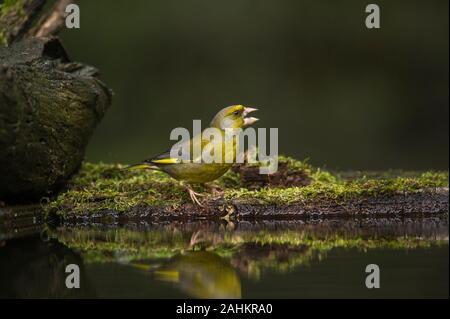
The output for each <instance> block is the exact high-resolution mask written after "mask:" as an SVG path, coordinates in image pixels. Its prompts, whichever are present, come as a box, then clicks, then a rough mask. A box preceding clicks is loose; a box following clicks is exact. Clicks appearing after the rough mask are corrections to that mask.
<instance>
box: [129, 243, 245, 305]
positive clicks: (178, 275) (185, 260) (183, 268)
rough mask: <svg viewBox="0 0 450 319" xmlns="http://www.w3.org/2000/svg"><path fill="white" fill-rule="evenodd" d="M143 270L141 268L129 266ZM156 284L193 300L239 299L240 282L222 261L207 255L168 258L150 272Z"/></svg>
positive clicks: (234, 272) (193, 253) (220, 258)
mask: <svg viewBox="0 0 450 319" xmlns="http://www.w3.org/2000/svg"><path fill="white" fill-rule="evenodd" d="M133 266H134V267H136V268H139V269H143V270H149V269H150V267H148V268H147V269H146V267H145V265H137V264H133ZM153 274H154V276H155V278H156V279H157V280H162V281H166V282H171V283H173V284H174V285H175V286H176V287H177V288H179V289H180V290H181V291H183V292H184V293H186V294H188V295H189V296H191V297H194V298H209V299H221V298H224V299H238V298H241V281H240V278H239V276H238V275H237V273H236V271H235V270H234V268H233V267H232V266H230V264H229V263H228V262H227V261H226V260H225V259H223V258H222V257H220V256H218V255H217V254H214V253H212V252H207V251H190V252H187V253H184V254H180V255H177V256H175V257H173V258H171V259H170V260H169V261H168V262H167V263H165V264H164V265H161V266H160V267H158V268H157V269H154V270H153Z"/></svg>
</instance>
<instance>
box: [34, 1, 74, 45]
mask: <svg viewBox="0 0 450 319" xmlns="http://www.w3.org/2000/svg"><path fill="white" fill-rule="evenodd" d="M74 2H75V1H74V0H57V1H56V3H55V4H54V5H53V8H52V9H51V10H49V12H48V13H47V14H45V15H44V16H42V17H41V18H40V19H39V21H38V23H37V24H36V26H35V27H34V28H33V29H32V30H31V32H30V33H31V35H33V36H35V37H49V36H52V35H56V34H57V33H58V32H59V31H60V30H61V28H62V27H63V26H64V20H65V18H66V16H67V13H66V12H65V10H66V7H67V6H68V5H69V4H71V3H74Z"/></svg>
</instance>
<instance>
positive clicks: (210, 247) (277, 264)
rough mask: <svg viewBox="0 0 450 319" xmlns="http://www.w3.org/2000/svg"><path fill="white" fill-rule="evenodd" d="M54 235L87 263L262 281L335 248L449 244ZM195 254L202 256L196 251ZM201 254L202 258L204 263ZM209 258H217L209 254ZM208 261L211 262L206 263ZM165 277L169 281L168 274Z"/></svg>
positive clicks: (288, 233) (283, 234) (160, 233)
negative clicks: (184, 269)
mask: <svg viewBox="0 0 450 319" xmlns="http://www.w3.org/2000/svg"><path fill="white" fill-rule="evenodd" d="M54 234H55V236H57V237H58V239H59V240H60V241H61V242H62V243H64V244H65V245H67V246H68V247H69V248H72V249H75V250H76V251H78V252H80V253H81V254H82V256H83V257H84V261H85V262H86V263H102V262H118V263H122V264H128V265H130V266H135V267H140V268H145V265H147V268H148V269H151V270H152V271H153V272H155V274H157V271H163V270H164V269H166V270H167V269H172V270H173V269H176V268H177V267H173V265H180V264H181V262H182V261H183V260H185V261H186V262H189V263H192V264H196V263H198V264H199V265H200V264H202V265H203V266H204V267H203V268H199V272H201V273H202V274H201V275H200V273H199V274H197V275H198V276H200V278H202V277H203V276H204V278H215V276H216V275H214V274H213V273H214V271H213V270H212V269H216V268H217V271H218V272H222V275H224V274H223V269H226V267H225V266H224V265H225V264H227V265H231V266H232V267H233V268H234V269H236V270H237V271H238V272H239V273H240V274H242V275H244V276H246V277H249V278H252V279H259V277H260V276H261V273H263V272H264V271H268V270H273V271H277V272H286V271H290V270H291V269H293V268H294V267H296V266H299V265H308V264H309V263H310V262H311V261H313V260H319V261H320V260H321V259H323V258H325V257H326V254H327V252H328V251H330V250H331V249H334V248H349V249H350V248H352V249H354V248H356V249H359V250H362V251H366V250H369V249H374V248H391V249H414V248H419V247H430V246H433V245H441V244H447V243H448V240H447V239H430V240H428V239H424V238H421V237H414V236H412V237H411V236H404V237H395V238H388V237H379V238H376V237H369V238H364V237H361V236H345V235H340V234H331V235H330V234H328V235H325V236H322V235H320V236H319V235H315V234H312V233H309V232H307V231H295V230H279V231H267V230H260V231H244V230H239V231H225V230H223V229H222V231H211V230H199V231H194V232H193V231H190V232H188V231H182V230H180V229H177V228H170V227H168V228H164V227H162V228H158V229H154V230H152V231H147V232H142V231H135V230H130V229H124V228H118V229H109V230H101V229H96V228H75V229H64V228H62V229H59V230H57V231H56V232H55V233H54ZM193 252H196V253H199V254H198V255H195V254H193ZM202 254H205V255H202ZM196 256H198V258H199V260H198V261H197V260H196V258H197V257H196ZM205 256H210V257H211V258H204V257H205ZM212 256H216V257H217V258H220V260H221V262H220V263H219V262H217V261H218V260H219V259H217V258H215V257H212ZM208 263H211V264H210V265H204V264H208ZM137 265H139V266H137ZM169 265H172V266H169ZM218 265H220V267H219V266H218ZM224 267H225V268H224ZM188 268H189V267H188ZM203 272H204V273H203ZM160 274H161V273H160ZM166 274H167V273H166ZM172 274H173V273H172ZM162 277H164V278H165V279H166V280H167V279H168V277H167V276H162ZM162 277H161V276H160V278H162ZM219 277H220V276H219ZM231 277H232V276H231V275H230V278H231ZM217 278H218V277H217ZM233 286H234V284H233ZM235 291H237V288H236V289H235ZM234 294H235V293H234Z"/></svg>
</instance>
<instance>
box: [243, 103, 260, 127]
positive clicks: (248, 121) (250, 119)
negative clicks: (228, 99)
mask: <svg viewBox="0 0 450 319" xmlns="http://www.w3.org/2000/svg"><path fill="white" fill-rule="evenodd" d="M255 111H258V109H255V108H252V107H244V112H243V113H242V116H243V118H244V126H248V125H252V124H254V123H255V122H256V121H258V119H257V118H256V117H246V116H247V115H248V114H249V113H251V112H255Z"/></svg>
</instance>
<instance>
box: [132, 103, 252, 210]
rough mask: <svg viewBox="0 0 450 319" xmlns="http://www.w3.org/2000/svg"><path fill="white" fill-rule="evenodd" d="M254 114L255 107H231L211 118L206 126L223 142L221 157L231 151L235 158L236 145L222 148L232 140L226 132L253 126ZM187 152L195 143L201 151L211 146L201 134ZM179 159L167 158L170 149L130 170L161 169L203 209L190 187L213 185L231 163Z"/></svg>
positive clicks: (190, 141) (191, 140)
mask: <svg viewBox="0 0 450 319" xmlns="http://www.w3.org/2000/svg"><path fill="white" fill-rule="evenodd" d="M254 111H257V109H255V108H251V107H245V106H243V105H232V106H228V107H226V108H224V109H222V110H220V111H219V112H218V113H217V114H216V115H215V116H214V118H213V119H212V121H211V123H210V125H209V127H211V128H216V129H218V130H219V131H220V132H221V134H222V137H223V139H224V141H223V143H222V158H227V152H232V154H229V155H231V157H232V158H233V159H236V155H237V149H236V148H237V143H235V142H234V140H233V142H232V144H231V145H232V146H233V147H231V149H229V148H228V147H225V146H226V145H227V141H226V139H227V138H235V137H233V136H231V137H229V135H228V134H225V131H226V130H227V129H242V128H244V127H247V126H249V125H252V124H254V123H255V122H256V121H258V119H257V118H255V117H248V114H249V113H251V112H254ZM186 143H188V145H187V148H186V149H190V150H191V152H192V150H193V149H194V148H195V146H196V145H195V144H196V143H200V144H201V145H200V148H201V149H204V148H205V147H207V146H208V144H209V143H211V140H209V139H205V138H204V136H203V134H202V136H201V138H196V137H194V138H192V139H190V140H189V141H187V142H186ZM190 159H191V160H188V161H186V160H181V159H180V158H173V157H171V156H170V150H169V151H167V152H164V153H162V154H160V155H158V156H156V157H152V158H150V159H147V160H144V161H143V162H142V163H140V164H137V165H133V166H130V167H129V168H130V169H154V170H160V171H163V172H165V173H167V174H169V175H170V176H171V177H173V178H175V179H176V180H179V181H181V182H182V183H183V185H184V187H185V188H186V189H187V191H188V192H189V196H190V198H191V200H192V202H193V203H195V204H198V205H199V206H202V204H201V203H200V201H199V200H198V199H197V196H203V195H202V194H199V193H196V192H195V191H194V190H193V189H192V187H191V186H190V185H189V184H192V183H198V184H205V183H208V182H212V181H214V180H216V179H217V178H219V177H221V176H222V175H223V174H225V173H226V172H227V171H228V170H229V169H230V167H231V166H232V165H233V163H226V162H224V161H223V162H220V163H215V162H213V163H204V162H196V161H193V160H192V157H190Z"/></svg>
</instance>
